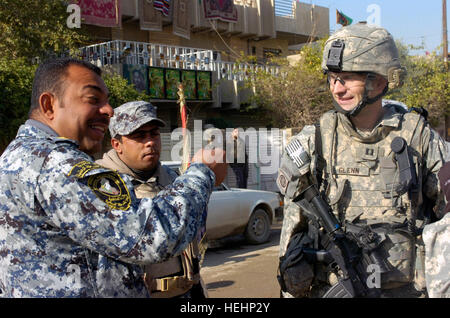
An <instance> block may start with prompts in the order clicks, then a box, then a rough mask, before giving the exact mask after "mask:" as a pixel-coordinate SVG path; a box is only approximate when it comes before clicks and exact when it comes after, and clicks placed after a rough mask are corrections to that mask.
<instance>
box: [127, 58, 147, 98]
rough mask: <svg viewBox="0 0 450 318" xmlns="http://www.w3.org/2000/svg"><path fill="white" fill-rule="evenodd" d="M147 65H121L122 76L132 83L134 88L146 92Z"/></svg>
mask: <svg viewBox="0 0 450 318" xmlns="http://www.w3.org/2000/svg"><path fill="white" fill-rule="evenodd" d="M147 72H148V66H147V65H131V64H124V65H123V77H124V78H126V79H127V80H128V83H130V84H133V85H134V87H135V88H136V90H138V91H140V92H144V93H146V94H148V77H147Z"/></svg>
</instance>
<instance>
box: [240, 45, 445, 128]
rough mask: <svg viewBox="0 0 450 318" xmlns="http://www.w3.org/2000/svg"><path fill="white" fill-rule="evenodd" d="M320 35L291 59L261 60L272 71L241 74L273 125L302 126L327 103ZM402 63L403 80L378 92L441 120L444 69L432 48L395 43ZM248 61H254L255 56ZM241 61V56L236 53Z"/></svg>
mask: <svg viewBox="0 0 450 318" xmlns="http://www.w3.org/2000/svg"><path fill="white" fill-rule="evenodd" d="M324 44H325V39H322V40H320V41H318V42H316V43H312V44H308V45H305V46H304V47H303V48H302V49H301V50H300V52H299V53H298V55H297V56H296V60H295V62H294V61H292V60H291V62H290V63H289V62H288V60H287V59H286V58H274V59H271V60H270V61H269V62H268V63H267V65H272V66H274V65H276V66H278V67H279V69H278V72H277V73H276V74H272V73H271V72H268V71H266V70H261V69H257V70H254V71H253V72H251V74H250V76H248V79H247V87H248V88H252V89H253V90H254V92H255V96H254V97H253V100H252V102H253V104H256V105H258V106H259V110H260V111H259V112H258V113H259V115H260V116H265V119H267V120H269V121H270V122H271V123H272V124H273V125H274V126H277V127H300V128H301V127H303V126H304V125H310V124H312V123H314V122H316V121H317V120H318V118H319V117H320V115H321V114H322V113H324V112H325V111H327V110H329V109H331V108H332V107H333V106H332V98H331V94H330V92H329V89H328V87H327V84H326V77H325V76H324V75H323V73H322V68H321V61H322V51H323V46H324ZM397 47H398V49H399V54H400V59H401V64H402V66H405V67H406V69H407V75H406V77H405V79H404V85H403V86H402V87H400V88H397V89H395V90H390V91H389V92H388V94H387V95H386V96H385V97H384V98H386V99H393V100H397V101H400V102H403V103H404V104H406V105H408V106H409V107H421V106H422V107H424V108H425V109H426V110H427V111H428V112H429V121H430V123H431V125H433V126H436V125H438V124H439V123H442V121H443V118H444V116H445V115H450V91H449V73H448V71H446V70H445V67H444V63H443V61H442V58H441V57H440V56H438V55H437V54H436V53H435V52H434V53H432V54H430V55H428V56H412V55H411V54H410V52H411V50H417V49H420V47H413V46H411V45H409V46H408V45H405V44H403V43H401V42H398V43H397ZM247 61H250V62H253V63H252V64H250V63H249V62H247V63H249V65H254V64H255V62H254V61H251V60H250V59H247ZM241 62H245V58H244V57H243V58H241Z"/></svg>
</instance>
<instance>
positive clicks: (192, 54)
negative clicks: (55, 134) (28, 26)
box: [80, 40, 278, 109]
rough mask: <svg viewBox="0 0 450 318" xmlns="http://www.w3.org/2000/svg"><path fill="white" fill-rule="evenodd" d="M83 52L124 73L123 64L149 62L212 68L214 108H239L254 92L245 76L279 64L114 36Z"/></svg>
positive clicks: (93, 60) (271, 69)
mask: <svg viewBox="0 0 450 318" xmlns="http://www.w3.org/2000/svg"><path fill="white" fill-rule="evenodd" d="M80 56H82V58H83V59H84V60H85V61H89V62H90V63H92V64H95V65H97V66H99V67H112V68H113V69H114V70H115V71H116V72H117V73H119V74H121V75H123V73H122V67H121V66H122V65H123V64H131V65H148V66H151V67H164V68H176V69H184V70H198V71H211V72H212V81H213V83H212V87H213V100H212V107H214V108H221V107H224V108H229V109H239V108H240V105H241V104H243V103H246V101H247V99H248V97H249V96H250V95H249V94H251V92H249V91H248V90H246V89H243V85H244V80H245V79H246V78H247V77H248V75H249V74H250V73H252V72H254V71H255V70H258V69H259V70H264V71H266V72H270V73H272V74H276V73H278V67H275V66H263V65H250V64H245V63H233V62H224V61H221V56H220V53H217V52H215V51H212V50H205V49H201V48H190V47H179V46H172V45H164V44H155V43H144V42H135V41H124V40H114V41H109V42H104V43H98V44H94V45H89V46H86V47H83V48H81V49H80Z"/></svg>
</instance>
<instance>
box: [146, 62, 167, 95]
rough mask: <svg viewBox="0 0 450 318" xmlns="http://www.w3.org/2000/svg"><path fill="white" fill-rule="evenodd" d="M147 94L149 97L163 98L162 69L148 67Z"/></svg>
mask: <svg viewBox="0 0 450 318" xmlns="http://www.w3.org/2000/svg"><path fill="white" fill-rule="evenodd" d="M148 79H149V95H150V98H157V99H163V98H164V69H163V68H159V67H150V68H149V69H148Z"/></svg>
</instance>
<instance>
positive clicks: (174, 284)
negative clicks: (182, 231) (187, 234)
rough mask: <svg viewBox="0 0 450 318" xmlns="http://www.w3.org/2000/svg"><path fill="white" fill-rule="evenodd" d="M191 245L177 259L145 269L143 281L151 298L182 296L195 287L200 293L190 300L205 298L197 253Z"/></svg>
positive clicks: (196, 293)
mask: <svg viewBox="0 0 450 318" xmlns="http://www.w3.org/2000/svg"><path fill="white" fill-rule="evenodd" d="M193 245H194V243H191V244H190V245H189V246H188V248H187V249H186V250H184V251H183V253H182V254H181V255H180V256H178V257H173V258H171V259H169V260H168V261H166V262H163V263H160V264H152V265H149V266H147V267H146V273H145V275H144V281H145V284H146V286H147V289H148V290H149V292H150V295H151V297H152V298H173V297H177V296H182V295H184V294H186V293H188V292H189V291H191V290H193V289H194V287H196V286H198V287H200V288H196V289H195V290H196V291H197V289H199V290H202V292H201V293H198V292H195V295H191V296H190V298H198V297H201V298H205V297H206V294H205V291H204V288H203V286H202V284H201V283H202V282H201V278H200V264H199V259H198V256H197V255H198V251H195V247H194V246H193ZM194 296H195V297H194ZM197 296H198V297H197Z"/></svg>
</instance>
